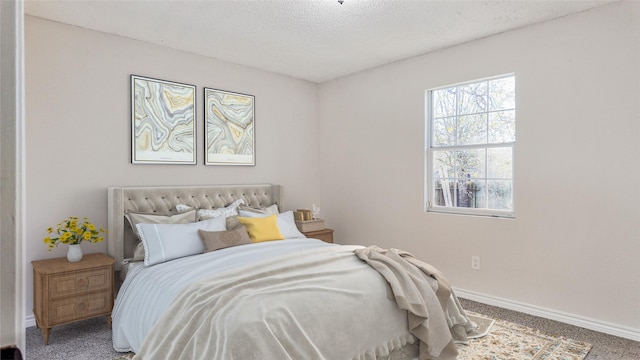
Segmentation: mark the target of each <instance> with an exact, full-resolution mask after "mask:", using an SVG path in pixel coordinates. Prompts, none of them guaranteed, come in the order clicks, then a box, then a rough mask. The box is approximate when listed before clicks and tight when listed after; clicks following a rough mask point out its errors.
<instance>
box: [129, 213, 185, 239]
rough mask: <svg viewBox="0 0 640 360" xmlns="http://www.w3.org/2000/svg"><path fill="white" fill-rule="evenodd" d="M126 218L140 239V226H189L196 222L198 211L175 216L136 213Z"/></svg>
mask: <svg viewBox="0 0 640 360" xmlns="http://www.w3.org/2000/svg"><path fill="white" fill-rule="evenodd" d="M124 217H125V218H126V219H127V220H128V221H129V224H131V229H132V230H133V233H134V234H135V235H136V237H138V239H139V238H140V234H139V233H138V227H137V225H138V224H188V223H193V222H196V211H195V210H191V211H188V212H186V213H182V214H175V215H158V214H147V213H135V212H129V213H126V214H125V215H124Z"/></svg>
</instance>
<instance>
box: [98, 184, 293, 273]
mask: <svg viewBox="0 0 640 360" xmlns="http://www.w3.org/2000/svg"><path fill="white" fill-rule="evenodd" d="M108 196H109V199H108V206H109V210H108V218H109V224H108V226H109V233H108V252H109V256H111V257H113V258H114V259H115V260H116V264H115V265H116V270H119V269H120V264H121V262H122V260H123V259H125V258H129V257H132V255H133V248H134V246H135V244H136V242H137V239H136V237H135V235H134V234H133V231H132V230H131V226H130V225H129V223H128V221H126V220H125V218H124V215H125V214H126V213H128V212H138V213H148V214H158V215H171V214H175V213H176V205H178V204H185V205H189V206H192V207H194V208H196V209H217V208H221V207H225V206H227V205H229V204H231V203H232V202H234V201H235V200H237V199H244V201H245V204H246V205H248V206H252V207H267V206H269V205H273V204H278V207H279V208H280V209H283V204H282V185H273V184H257V185H210V186H153V187H110V188H109V193H108Z"/></svg>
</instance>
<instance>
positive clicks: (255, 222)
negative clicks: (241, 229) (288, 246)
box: [238, 214, 284, 243]
mask: <svg viewBox="0 0 640 360" xmlns="http://www.w3.org/2000/svg"><path fill="white" fill-rule="evenodd" d="M276 219H277V215H276V214H273V215H271V216H267V217H260V218H248V217H242V216H238V221H240V223H241V224H243V225H244V226H245V227H246V228H247V232H248V233H249V237H250V238H251V241H252V242H254V243H257V242H262V241H271V240H284V236H282V233H281V232H280V228H278V224H277V223H276Z"/></svg>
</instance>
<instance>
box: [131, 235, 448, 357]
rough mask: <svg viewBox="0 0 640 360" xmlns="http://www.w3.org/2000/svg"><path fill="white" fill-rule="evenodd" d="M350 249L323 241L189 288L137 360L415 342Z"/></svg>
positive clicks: (355, 350) (329, 353) (368, 353)
mask: <svg viewBox="0 0 640 360" xmlns="http://www.w3.org/2000/svg"><path fill="white" fill-rule="evenodd" d="M282 245H284V241H283V242H282ZM246 246H252V245H246ZM356 248H361V247H355V246H323V247H322V248H317V249H313V250H310V251H303V252H298V253H295V254H293V255H290V256H283V257H280V258H274V259H272V260H266V261H261V262H257V263H255V264H251V265H248V266H244V267H241V268H238V269H235V270H232V271H227V272H223V273H219V274H212V276H211V277H210V278H207V279H206V280H202V281H198V282H197V283H194V284H192V285H189V286H187V287H186V288H185V289H184V290H183V292H182V293H181V294H180V295H178V297H177V298H175V300H174V301H173V303H172V305H171V306H170V307H169V308H168V310H167V311H166V312H165V314H164V315H163V316H162V317H160V319H159V320H158V321H157V322H156V323H155V325H154V326H153V328H152V329H151V331H150V332H149V333H148V335H147V336H146V338H145V340H144V343H143V344H142V346H141V348H140V349H139V351H138V352H137V355H136V356H135V359H136V360H138V359H145V360H155V359H172V360H179V359H189V360H195V359H202V360H213V359H224V360H230V359H234V360H250V359H259V360H266V359H277V360H286V359H292V360H298V359H326V360H339V359H340V360H342V359H345V360H346V359H357V360H373V359H376V358H377V357H378V356H386V355H388V354H389V352H390V351H392V350H396V349H398V348H401V347H402V346H404V345H406V344H407V343H413V342H414V341H415V338H414V336H412V335H411V334H410V333H409V331H408V329H407V315H406V313H407V312H406V311H404V310H401V309H399V308H398V306H397V305H396V304H395V302H394V301H393V299H391V298H390V297H389V296H388V295H389V294H390V291H389V286H388V285H387V283H386V282H385V281H384V279H383V278H382V277H381V276H380V275H379V274H378V273H377V272H376V271H373V269H371V267H370V266H368V265H367V264H365V263H364V262H362V261H361V260H360V259H358V257H356V256H355V255H354V250H355V249H356ZM436 306H438V308H439V307H440V305H439V304H437V302H436ZM444 328H445V331H446V332H447V333H448V329H447V328H446V325H445V327H444Z"/></svg>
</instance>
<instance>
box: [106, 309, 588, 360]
mask: <svg viewBox="0 0 640 360" xmlns="http://www.w3.org/2000/svg"><path fill="white" fill-rule="evenodd" d="M467 315H469V317H470V318H471V320H472V321H474V322H475V323H477V324H478V330H477V331H476V332H473V333H471V334H469V338H470V339H471V340H469V341H468V343H466V344H456V348H457V349H458V360H583V359H584V358H585V356H587V354H588V353H589V350H591V344H589V343H585V342H580V341H576V340H572V339H568V338H565V337H557V336H551V335H547V334H545V333H543V332H541V331H539V330H536V329H532V328H529V327H526V326H522V325H518V324H514V323H511V322H508V321H503V320H494V319H491V318H488V317H486V316H484V315H481V314H476V313H473V312H470V311H467ZM415 351H417V348H416V349H415ZM414 354H415V352H414ZM133 356H134V354H133V353H128V354H124V355H123V356H120V357H117V358H115V359H113V360H130V359H132V358H133Z"/></svg>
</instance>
